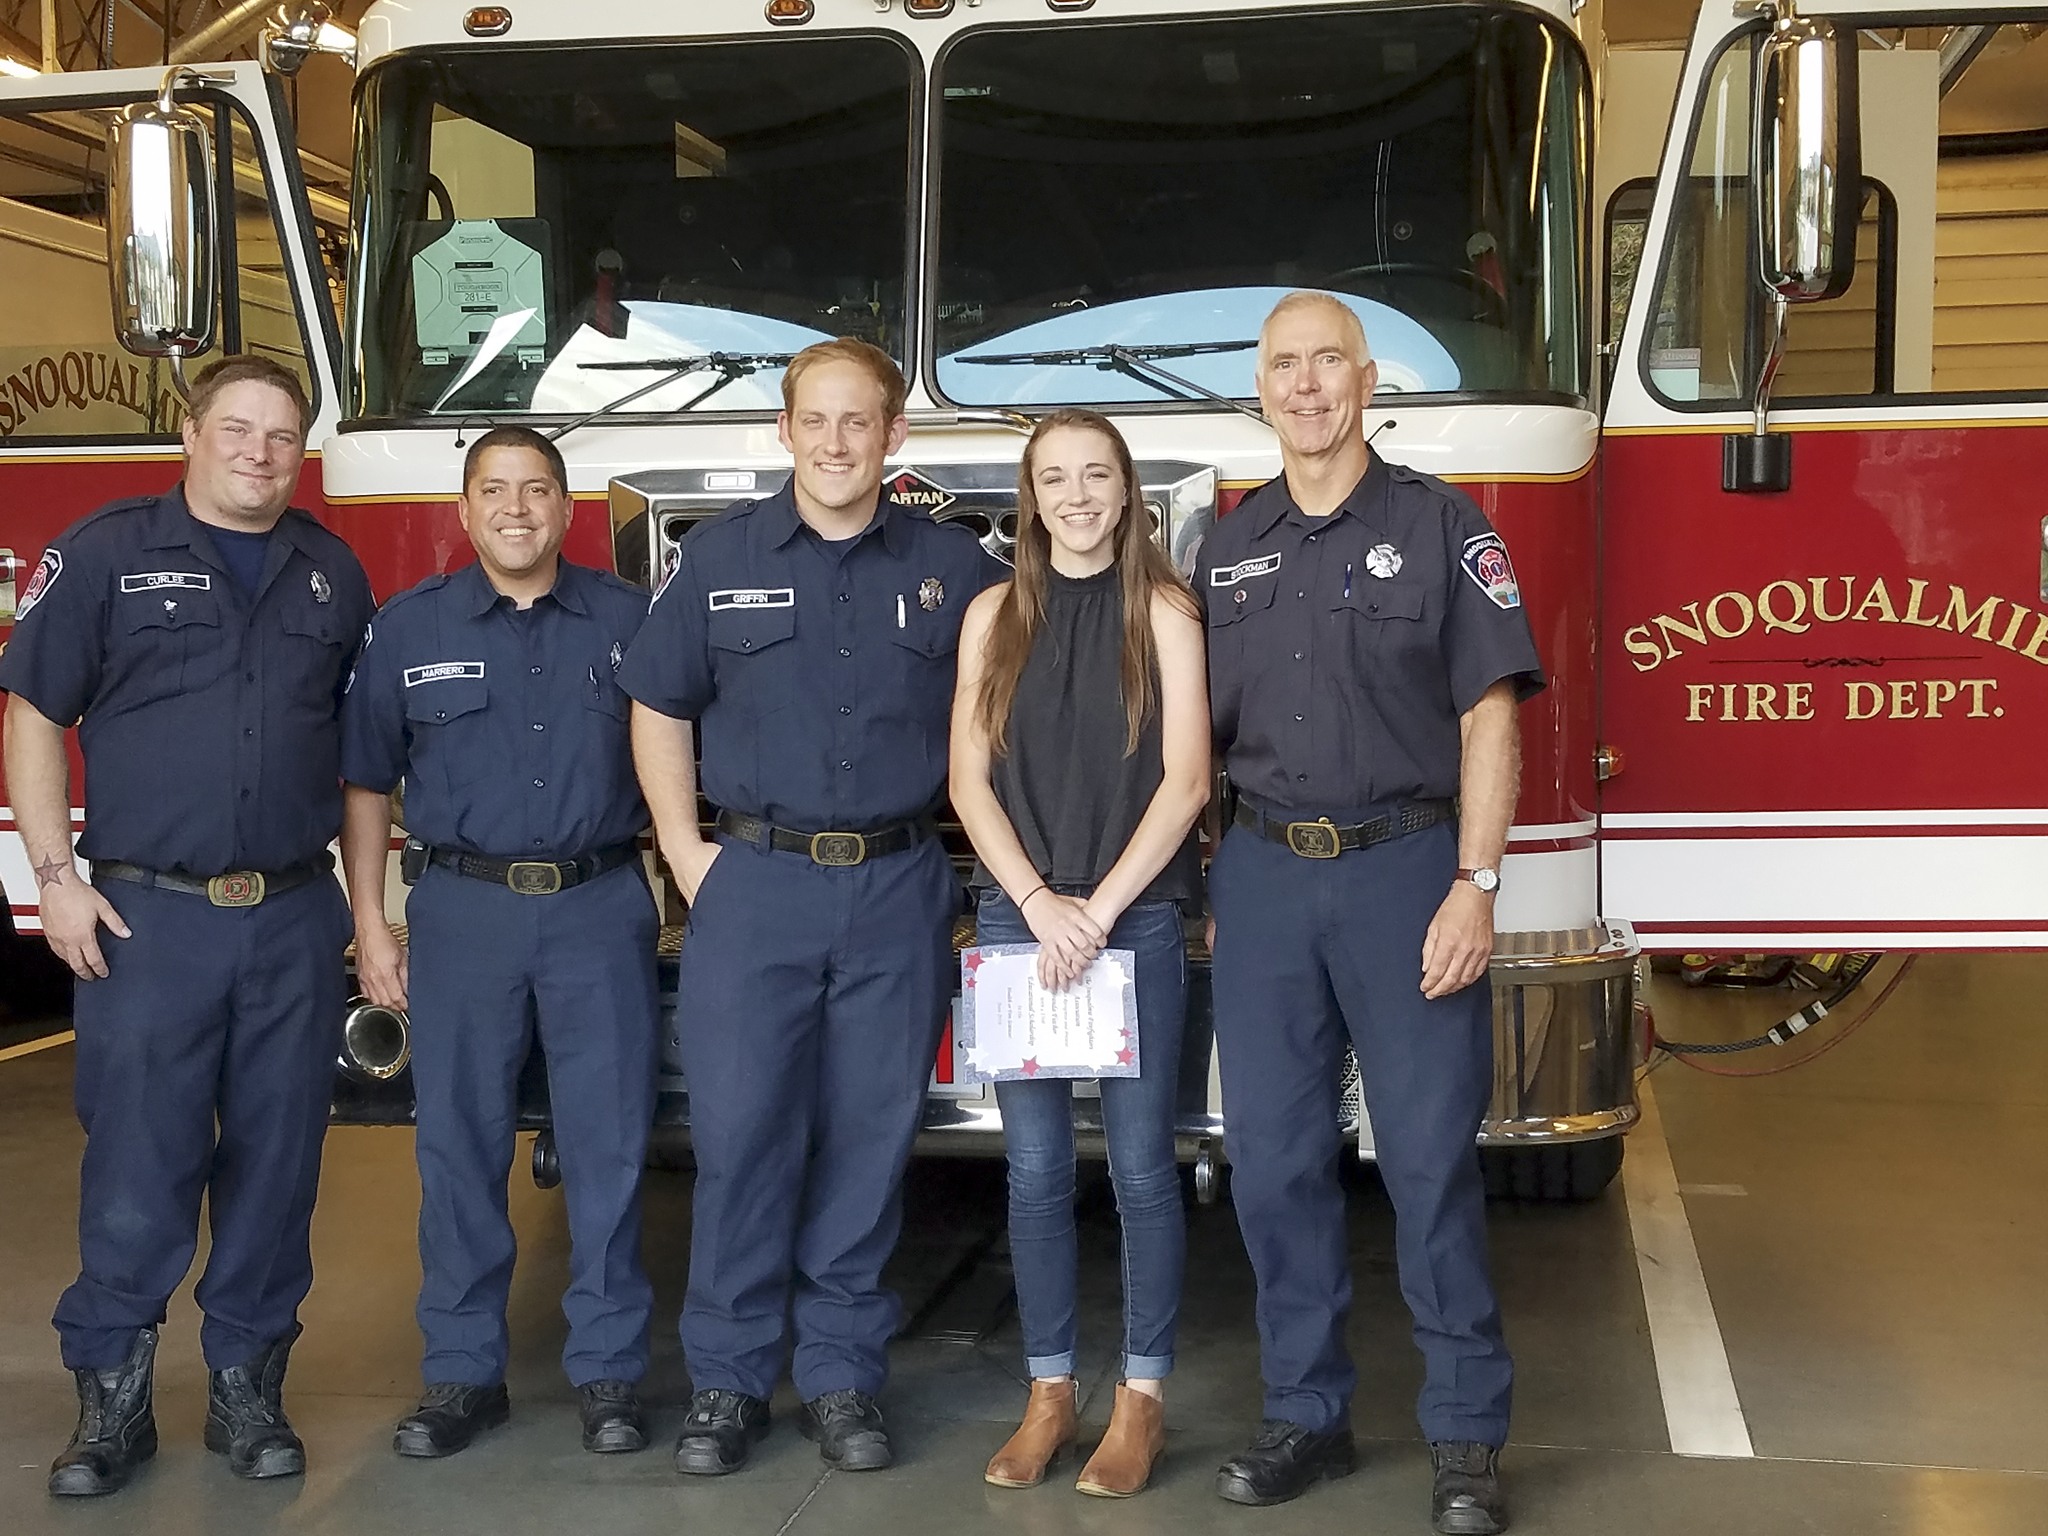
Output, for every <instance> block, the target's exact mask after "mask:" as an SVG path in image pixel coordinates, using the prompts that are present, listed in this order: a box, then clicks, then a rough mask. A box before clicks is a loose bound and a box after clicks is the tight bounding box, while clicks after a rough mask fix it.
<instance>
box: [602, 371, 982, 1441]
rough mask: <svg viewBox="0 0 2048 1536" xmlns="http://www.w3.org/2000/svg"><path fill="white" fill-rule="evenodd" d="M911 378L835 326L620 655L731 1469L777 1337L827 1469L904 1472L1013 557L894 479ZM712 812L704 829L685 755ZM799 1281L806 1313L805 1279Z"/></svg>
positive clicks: (759, 1429) (703, 1342)
mask: <svg viewBox="0 0 2048 1536" xmlns="http://www.w3.org/2000/svg"><path fill="white" fill-rule="evenodd" d="M903 397H904V384H903V376H902V375H901V374H900V373H899V372H898V371H897V369H896V366H895V364H894V363H893V362H891V361H890V360H889V358H888V356H887V355H886V354H884V353H882V352H880V351H879V350H877V349H876V348H874V347H871V346H868V345H866V344H865V343H862V342H855V341H844V340H842V341H836V342H821V343H819V344H818V345H816V346H814V347H810V348H808V349H806V350H805V351H804V352H802V353H800V354H799V355H798V356H797V357H796V359H795V360H794V361H793V362H792V363H791V364H790V366H789V369H788V371H787V373H786V374H785V377H784V381H783V400H784V405H785V410H784V412H783V415H782V421H781V434H782V442H783V445H784V446H785V447H787V448H788V449H790V451H791V452H792V453H793V454H794V455H795V458H796V468H795V474H794V476H793V478H792V479H791V481H790V484H789V486H788V487H786V488H785V489H784V490H782V491H781V492H779V493H777V494H776V495H774V496H771V497H769V498H767V499H766V500H764V501H761V502H759V503H747V502H743V503H741V504H739V505H738V506H735V507H734V508H732V509H731V510H730V511H728V512H726V513H725V514H724V515H722V516H720V517H717V518H714V519H712V520H711V521H709V522H707V523H705V524H703V525H702V526H700V527H698V528H696V529H694V530H692V532H691V533H690V536H689V538H688V539H687V540H686V541H685V543H684V545H683V548H682V552H681V558H680V562H679V563H678V565H677V567H676V569H675V571H674V572H673V574H672V575H671V576H670V577H669V578H668V580H667V581H666V582H665V584H664V585H663V587H662V589H661V591H660V594H659V595H658V596H657V597H656V599H655V602H654V606H653V609H652V611H651V612H650V613H649V615H648V619H647V626H646V628H645V629H644V630H643V631H642V632H641V635H640V639H639V641H638V643H637V644H636V645H635V646H634V648H633V651H632V654H631V655H630V656H628V657H627V659H626V666H625V669H624V671H623V673H622V674H621V676H622V679H623V681H624V683H625V686H626V690H627V692H629V693H630V694H632V695H633V698H634V700H635V701H636V703H635V708H634V712H633V722H634V723H633V734H634V755H635V759H636V761H637V763H638V766H639V771H640V782H641V786H642V788H643V789H644V790H645V791H646V794H647V802H648V805H649V806H650V807H651V808H652V810H653V812H654V824H655V830H656V833H657V835H658V836H659V838H660V842H661V849H662V853H663V855H664V856H665V857H666V858H667V860H668V862H669V866H670V868H671V869H672V870H673V871H674V873H675V876H676V880H677V882H678V884H679V885H680V886H681V887H682V889H683V893H684V895H685V896H686V897H687V898H688V900H689V903H690V927H689V934H688V937H687V939H686V940H685V942H684V945H683V953H682V971H681V975H680V978H679V983H678V985H679V998H680V1010H681V1018H680V1031H681V1045H682V1066H683V1074H684V1078H685V1080H686V1082H687V1084H688V1087H689V1094H690V1126H691V1136H692V1140H693V1142H694V1144H695V1146H696V1151H697V1185H696V1197H695V1203H694V1206H693V1215H692V1222H691V1236H690V1285H689V1293H688V1297H687V1300H686V1301H685V1303H684V1307H683V1315H682V1325H681V1333H682V1342H683V1352H684V1355H685V1357H686V1359H687V1361H688V1364H689V1369H690V1378H691V1383H692V1385H693V1387H694V1388H695V1389H696V1390H695V1395H694V1396H693V1397H692V1398H691V1401H690V1409H689V1413H688V1416H687V1417H686V1419H685V1421H684V1427H683V1433H682V1436H681V1438H680V1440H679V1441H678V1442H677V1445H676V1453H675V1459H676V1466H677V1469H678V1470H679V1471H682V1472H689V1473H698V1474H718V1473H723V1472H730V1471H733V1470H734V1469H736V1468H737V1467H739V1466H740V1465H741V1464H742V1463H743V1462H744V1461H745V1459H746V1457H747V1454H748V1452H749V1450H750V1449H751V1447H752V1446H753V1444H754V1443H755V1442H756V1441H757V1440H758V1439H759V1438H760V1437H761V1436H762V1435H764V1434H766V1433H767V1430H768V1397H769V1394H770V1393H771V1392H772V1391H773V1389H774V1386H775V1383H776V1381H777V1379H778V1378H779V1377H780V1375H781V1373H782V1366H783V1361H784V1358H785V1356H786V1354H787V1352H788V1349H787V1345H786V1342H785V1334H786V1331H787V1326H786V1324H787V1320H789V1319H790V1318H792V1317H793V1320H794V1328H795V1355H794V1362H793V1366H792V1374H793V1375H794V1377H795V1380H796V1386H797V1390H798V1392H799V1393H800V1394H801V1396H802V1397H803V1399H804V1423H803V1429H804V1432H805V1434H807V1435H808V1436H810V1437H811V1438H812V1439H814V1440H816V1441H817V1442H818V1444H819V1451H820V1454H821V1455H822V1457H823V1458H824V1460H825V1462H826V1463H827V1464H828V1465H830V1466H833V1467H838V1468H844V1469H847V1470H859V1469H866V1468H874V1467H882V1466H887V1465H888V1464H889V1462H890V1460H891V1459H892V1455H893V1452H892V1449H891V1446H890V1443H889V1439H888V1434H887V1430H886V1428H885V1427H884V1424H883V1421H882V1416H881V1413H880V1410H879V1409H878V1408H877V1406H876V1403H875V1396H876V1394H877V1393H879V1392H880V1391H881V1389H882V1385H883V1382H884V1380H885V1378H886V1376H887V1347H888V1341H889V1337H890V1335H891V1334H892V1333H893V1332H894V1331H895V1327H896V1323H897V1319H898V1314H899V1308H898V1305H897V1302H896V1298H895V1297H894V1296H893V1295H891V1294H890V1293H889V1292H888V1291H886V1290H884V1289H883V1287H882V1283H881V1272H882V1265H883V1263H884V1261H885V1260H886V1259H887V1258H888V1256H889V1253H890V1250H891V1249H892V1248H893V1247H894V1246H895V1241H896V1234H897V1230H898V1227H899V1225H900V1218H901V1183H902V1175H903V1168H904V1164H905V1162H906V1161H907V1159H908V1157H909V1154H910V1147H911V1142H912V1139H913V1138H914V1137H915V1135H916V1133H917V1130H918V1126H919V1123H920V1121H921V1119H922V1115H923V1109H924V1101H925V1088H926V1085H927V1084H928V1083H929V1081H930V1076H931V1070H932V1064H933V1060H934V1057H935V1055H936V1052H937V1049H938V1044H939V1038H940V1032H941V1030H942V1029H943V1027H944V1023H945V1017H946V1010H947V1005H948V1002H949V1000H950V998H951V996H952V992H953V979H952V978H953V975H954V963H953V956H952V950H951V943H950V934H951V930H952V925H953V920H954V918H955V916H956V915H957V914H958V913H959V911H960V910H961V887H960V882H959V880H958V878H957V877H956V876H955V874H954V871H953V867H952V864H951V863H950V862H949V860H948V858H947V855H946V851H945V849H944V848H943V847H942V846H941V845H940V843H939V841H938V838H937V837H936V836H935V835H934V831H933V827H932V823H931V821H930V819H929V813H930V812H931V811H932V809H933V807H934V806H935V805H936V804H937V802H938V800H939V797H940V793H941V791H942V789H943V787H944V784H945V777H946V762H947V747H948V737H947V733H948V724H949V720H950V716H951V710H952V689H953V682H954V662H955V655H956V652H957V650H958V648H959V635H960V618H961V615H962V614H963V613H965V612H966V610H967V605H968V603H969V601H970V600H971V599H972V598H973V597H974V595H975V594H976V593H977V592H979V591H980V590H981V589H982V588H983V587H984V586H987V585H988V584H989V583H990V582H991V581H992V580H994V579H995V577H996V575H997V573H998V571H999V569H1000V567H998V566H997V564H996V562H994V561H993V560H991V559H989V557H988V556H986V555H985V554H983V552H982V550H981V548H980V545H979V543H978V542H977V540H976V539H975V537H974V535H973V534H972V533H971V532H969V531H968V530H967V529H965V528H958V527H947V526H944V525H942V524H935V523H933V522H932V520H931V519H930V518H929V517H927V516H925V515H924V514H923V513H921V512H917V511H914V510H912V509H911V508H909V507H906V506H903V505H901V504H899V503H897V502H895V501H894V500H892V499H890V498H889V497H888V496H886V495H884V494H883V492H882V461H883V458H884V456H885V455H886V454H888V453H891V452H894V451H895V450H896V449H897V448H899V447H900V446H901V445H902V443H903V440H904V437H905V435H906V433H907V431H908V424H907V423H906V422H905V420H904V418H903ZM699 727H701V732H702V738H703V785H704V792H705V794H706V795H707V796H708V797H709V798H710V799H711V801H712V802H713V804H714V805H716V806H717V807H718V820H717V828H718V831H717V840H716V842H707V841H706V840H705V839H704V838H703V836H702V834H701V832H700V830H699V826H698V820H697V781H698V776H697V772H696V769H695V766H694V764H693V761H692V751H693V741H694V738H695V736H696V734H697V728H699ZM792 1280H794V1286H795V1297H794V1307H793V1309H792V1305H791V1295H790V1292H791V1284H792Z"/></svg>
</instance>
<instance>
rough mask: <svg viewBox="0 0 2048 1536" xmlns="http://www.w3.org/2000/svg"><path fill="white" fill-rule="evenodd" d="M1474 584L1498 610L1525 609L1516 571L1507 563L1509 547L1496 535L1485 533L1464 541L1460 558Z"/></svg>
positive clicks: (1460, 562)
mask: <svg viewBox="0 0 2048 1536" xmlns="http://www.w3.org/2000/svg"><path fill="white" fill-rule="evenodd" d="M1458 563H1459V564H1460V565H1462V566H1464V567H1465V574H1466V575H1467V576H1469V577H1471V578H1472V584H1473V585H1474V586H1475V587H1477V588H1478V589H1479V590H1480V591H1482V592H1484V593H1485V594H1486V595H1487V597H1488V598H1489V599H1490V600H1491V601H1492V603H1493V605H1494V607H1496V608H1519V607H1521V606H1522V589H1521V587H1520V586H1519V585H1517V584H1516V581H1515V568H1514V566H1513V565H1512V564H1510V563H1509V561H1508V547H1507V545H1506V544H1505V543H1503V542H1502V541H1501V536H1500V535H1499V534H1497V533H1482V534H1480V535H1479V536H1478V537H1476V538H1470V539H1467V540H1466V541H1465V552H1464V553H1463V554H1462V555H1460V556H1459V557H1458Z"/></svg>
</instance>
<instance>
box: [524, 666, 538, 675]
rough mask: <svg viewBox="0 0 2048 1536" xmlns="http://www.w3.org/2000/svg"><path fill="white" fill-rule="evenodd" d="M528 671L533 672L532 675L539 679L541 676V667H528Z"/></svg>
mask: <svg viewBox="0 0 2048 1536" xmlns="http://www.w3.org/2000/svg"><path fill="white" fill-rule="evenodd" d="M527 671H529V672H531V673H532V674H533V675H534V676H535V677H539V676H540V668H539V667H528V668H527Z"/></svg>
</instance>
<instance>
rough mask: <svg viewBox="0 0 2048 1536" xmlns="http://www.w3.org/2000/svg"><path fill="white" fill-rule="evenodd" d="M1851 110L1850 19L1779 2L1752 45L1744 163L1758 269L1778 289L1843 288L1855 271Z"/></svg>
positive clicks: (1833, 293)
mask: <svg viewBox="0 0 2048 1536" xmlns="http://www.w3.org/2000/svg"><path fill="white" fill-rule="evenodd" d="M1856 114H1857V95H1856V33H1855V31H1854V29H1853V28H1852V29H1850V30H1849V31H1848V32H1847V33H1846V34H1844V33H1841V32H1837V31H1836V30H1835V28H1834V26H1833V24H1832V23H1829V22H1825V21H1813V20H1809V19H1808V18H1806V17H1804V16H1800V15H1797V14H1795V13H1794V11H1793V9H1792V7H1791V5H1790V4H1789V3H1787V4H1785V5H1784V6H1783V7H1782V8H1781V9H1780V10H1779V12H1778V16H1777V20H1776V21H1775V22H1774V23H1773V24H1772V26H1771V30H1770V32H1769V33H1768V34H1767V35H1766V36H1765V38H1764V41H1763V45H1762V47H1761V48H1760V49H1759V50H1758V53H1757V60H1756V114H1755V117H1754V119H1753V121H1754V123H1755V125H1756V131H1755V134H1754V137H1753V140H1752V148H1751V155H1752V164H1751V166H1750V184H1751V186H1752V187H1754V188H1755V195H1756V212H1757V223H1756V233H1757V271H1758V274H1759V276H1760V278H1761V280H1762V282H1763V286H1764V289H1765V291H1766V292H1767V293H1769V294H1771V295H1772V296H1773V297H1775V298H1782V299H1784V300H1786V301H1787V302H1788V303H1793V304H1799V303H1805V302H1808V301H1811V300H1815V299H1836V298H1840V297H1841V296H1842V295H1843V294H1844V293H1846V292H1848V289H1849V284H1850V282H1851V281H1852V280H1853V279H1854V277H1855V276H1856V226H1857V222H1858V219H1859V218H1860V216H1861V214H1862V209H1863V169H1862V157H1861V155H1860V154H1859V152H1858V141H1857V116H1856Z"/></svg>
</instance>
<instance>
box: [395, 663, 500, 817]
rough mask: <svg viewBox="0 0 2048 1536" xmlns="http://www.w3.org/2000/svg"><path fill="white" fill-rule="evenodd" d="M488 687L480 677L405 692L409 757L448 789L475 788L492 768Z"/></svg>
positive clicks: (448, 680)
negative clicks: (471, 786)
mask: <svg viewBox="0 0 2048 1536" xmlns="http://www.w3.org/2000/svg"><path fill="white" fill-rule="evenodd" d="M490 702H491V693H490V683H489V682H488V681H487V680H486V679H484V678H481V677H450V678H442V679H439V680H437V681H434V682H427V683H419V684H417V685H415V686H413V687H411V688H408V689H406V690H405V720H406V725H407V726H408V727H409V728H410V730H411V732H412V740H413V756H414V760H415V761H417V762H419V763H420V764H421V766H422V767H423V768H426V769H427V770H428V771H429V772H430V773H432V774H434V775H437V776H439V777H440V778H441V779H442V781H443V782H444V783H446V784H447V785H448V786H449V787H450V788H451V789H452V788H454V787H455V786H457V785H462V784H473V783H475V782H476V781H477V780H479V779H481V778H483V777H484V776H485V775H486V774H487V773H488V772H489V770H490V766H491V762H492V747H491V744H490V742H489V740H488V739H487V737H486V728H487V720H488V716H487V714H486V707H487V706H488V705H489V704H490Z"/></svg>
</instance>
